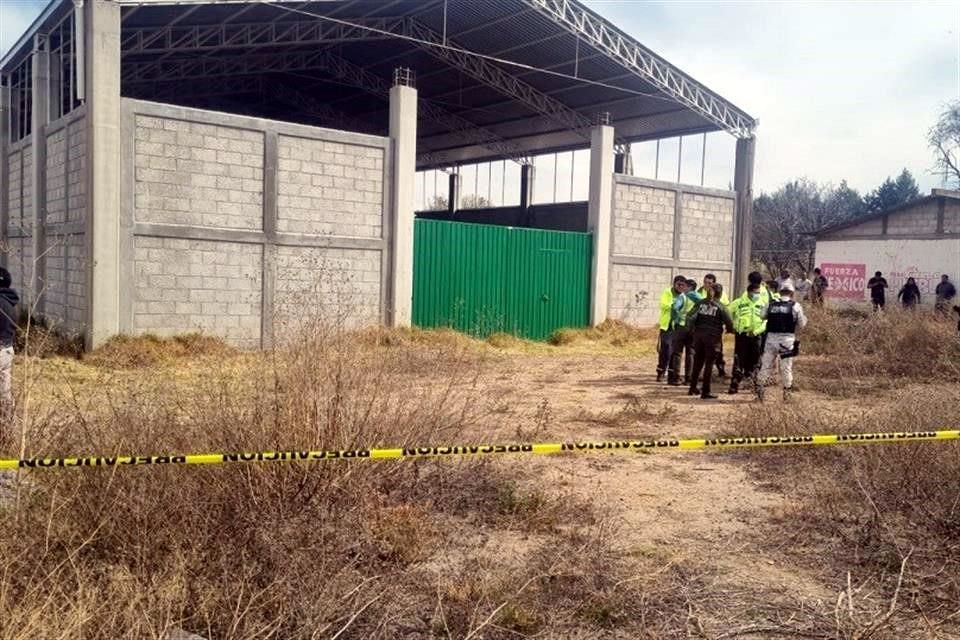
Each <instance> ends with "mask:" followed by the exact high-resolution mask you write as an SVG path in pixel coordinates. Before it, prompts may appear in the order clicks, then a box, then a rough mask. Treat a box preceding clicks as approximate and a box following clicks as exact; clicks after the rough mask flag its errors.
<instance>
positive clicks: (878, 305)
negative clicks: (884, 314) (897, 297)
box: [871, 298, 887, 311]
mask: <svg viewBox="0 0 960 640" xmlns="http://www.w3.org/2000/svg"><path fill="white" fill-rule="evenodd" d="M871 302H873V310H874V311H883V307H884V306H885V305H886V304H887V300H886V298H872V299H871Z"/></svg>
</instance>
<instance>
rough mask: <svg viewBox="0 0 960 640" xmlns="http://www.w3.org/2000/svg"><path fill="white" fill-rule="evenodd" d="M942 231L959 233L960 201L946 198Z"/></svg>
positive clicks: (959, 277)
mask: <svg viewBox="0 0 960 640" xmlns="http://www.w3.org/2000/svg"><path fill="white" fill-rule="evenodd" d="M943 232H944V233H960V202H958V201H956V200H953V201H951V200H947V202H946V204H945V205H944V207H943ZM957 279H958V280H960V275H958V277H957Z"/></svg>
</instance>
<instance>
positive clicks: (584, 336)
mask: <svg viewBox="0 0 960 640" xmlns="http://www.w3.org/2000/svg"><path fill="white" fill-rule="evenodd" d="M656 336H657V331H656V329H653V328H647V327H643V328H640V327H634V326H633V325H629V324H627V323H625V322H621V321H619V320H605V321H604V322H603V323H602V324H600V325H597V326H596V327H587V328H585V329H558V330H557V331H555V332H554V333H553V335H551V336H550V338H549V339H548V342H549V343H550V344H552V345H554V346H564V345H572V344H577V343H581V342H586V343H594V344H603V345H608V346H611V347H625V346H629V345H644V346H650V345H652V344H655V339H656Z"/></svg>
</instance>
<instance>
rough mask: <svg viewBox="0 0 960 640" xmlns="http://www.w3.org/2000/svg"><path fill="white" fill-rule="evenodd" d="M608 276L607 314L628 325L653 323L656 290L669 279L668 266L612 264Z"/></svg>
mask: <svg viewBox="0 0 960 640" xmlns="http://www.w3.org/2000/svg"><path fill="white" fill-rule="evenodd" d="M613 267H614V268H613V270H612V271H611V275H610V279H611V282H610V317H611V318H614V319H616V320H622V321H623V322H628V323H630V324H636V325H649V324H652V323H654V322H656V316H655V315H652V311H655V310H656V309H657V304H658V301H659V300H660V293H661V292H662V291H663V290H664V288H666V286H669V284H667V285H664V283H665V282H666V283H669V282H670V281H671V279H672V278H673V275H674V274H673V269H672V268H670V267H652V266H640V265H632V264H614V265H613Z"/></svg>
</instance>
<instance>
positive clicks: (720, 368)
mask: <svg viewBox="0 0 960 640" xmlns="http://www.w3.org/2000/svg"><path fill="white" fill-rule="evenodd" d="M707 287H716V288H717V302H719V303H720V306H722V307H723V308H724V309H726V308H727V307H728V306H729V305H730V297H729V296H727V293H726V291H724V290H723V286H722V285H719V284H717V276H715V275H713V274H712V273H708V274H707V275H705V276H703V286H702V287H700V288H699V289H697V293H698V294H700V296H701V297H702V298H706V297H707ZM713 364H714V365H716V367H717V375H719V376H720V377H721V378H726V377H727V363H726V362H724V360H723V339H722V338H721V339H720V340H717V353H716V355H715V356H714V359H713Z"/></svg>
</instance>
